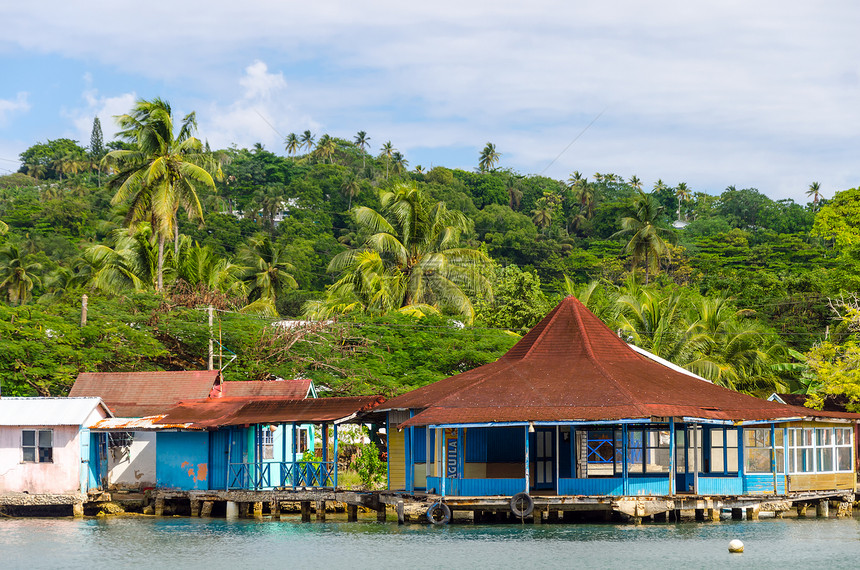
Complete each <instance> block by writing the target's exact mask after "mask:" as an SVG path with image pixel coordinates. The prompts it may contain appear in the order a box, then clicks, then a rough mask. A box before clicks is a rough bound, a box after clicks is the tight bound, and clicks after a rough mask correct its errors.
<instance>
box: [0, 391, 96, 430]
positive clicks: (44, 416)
mask: <svg viewBox="0 0 860 570" xmlns="http://www.w3.org/2000/svg"><path fill="white" fill-rule="evenodd" d="M99 406H101V407H102V408H103V409H104V413H105V415H110V410H109V409H108V407H107V406H105V405H104V403H103V402H102V401H101V399H99V398H9V397H3V398H0V426H79V425H84V423H85V422H86V421H87V418H88V417H89V416H90V414H92V413H93V411H94V410H95V409H96V408H98V407H99Z"/></svg>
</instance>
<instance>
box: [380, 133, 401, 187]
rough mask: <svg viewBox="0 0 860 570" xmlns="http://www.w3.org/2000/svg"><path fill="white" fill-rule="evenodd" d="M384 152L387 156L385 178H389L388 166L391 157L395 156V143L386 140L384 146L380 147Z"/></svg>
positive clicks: (383, 154)
mask: <svg viewBox="0 0 860 570" xmlns="http://www.w3.org/2000/svg"><path fill="white" fill-rule="evenodd" d="M379 150H380V151H381V152H382V156H384V157H385V179H386V180H388V166H389V163H390V162H391V157H392V156H394V153H395V152H396V151H397V149H396V148H394V145H392V144H391V141H388V142H386V143H385V144H384V145H382V148H380V149H379Z"/></svg>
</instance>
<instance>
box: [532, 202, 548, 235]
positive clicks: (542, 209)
mask: <svg viewBox="0 0 860 570" xmlns="http://www.w3.org/2000/svg"><path fill="white" fill-rule="evenodd" d="M535 206H537V208H536V209H534V210H532V222H534V225H536V226H537V227H539V228H540V229H542V230H544V231H546V230H547V229H548V228H549V226H550V225H551V224H552V207H550V206H549V205H548V204H547V201H546V198H538V200H537V202H536V203H535Z"/></svg>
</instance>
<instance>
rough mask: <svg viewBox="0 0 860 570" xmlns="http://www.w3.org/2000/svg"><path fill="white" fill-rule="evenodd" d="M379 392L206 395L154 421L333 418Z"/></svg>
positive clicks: (371, 401)
mask: <svg viewBox="0 0 860 570" xmlns="http://www.w3.org/2000/svg"><path fill="white" fill-rule="evenodd" d="M384 400H385V399H384V398H383V397H382V396H357V397H349V398H311V399H287V398H260V397H255V398H234V397H229V396H227V397H223V398H207V399H203V400H190V401H185V402H180V403H179V404H177V405H176V406H175V407H173V408H171V409H170V410H168V411H167V413H166V415H165V416H164V417H162V418H161V419H159V420H157V421H154V422H153V423H154V424H155V425H158V424H187V425H188V426H189V427H191V428H213V427H220V426H230V425H249V424H275V423H287V422H311V423H317V422H333V421H336V420H343V419H345V418H349V417H350V416H354V415H355V414H357V413H359V412H365V411H368V410H370V409H372V408H374V407H376V406H378V405H379V404H380V403H382V402H383V401H384Z"/></svg>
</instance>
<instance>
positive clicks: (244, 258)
mask: <svg viewBox="0 0 860 570" xmlns="http://www.w3.org/2000/svg"><path fill="white" fill-rule="evenodd" d="M238 257H239V260H240V261H241V262H242V263H243V264H244V265H245V266H246V269H245V275H244V280H245V282H246V284H247V287H248V300H249V301H252V305H254V307H255V310H262V312H265V313H267V314H277V310H276V309H275V302H276V301H277V297H278V294H279V293H281V291H283V290H284V289H286V288H287V287H289V288H291V289H295V288H296V287H298V283H296V280H295V278H294V277H293V276H292V275H291V273H293V272H294V271H295V270H296V268H295V267H293V265H292V264H290V263H289V262H287V260H286V250H285V249H284V248H283V247H281V246H280V245H278V244H276V243H272V240H271V239H270V238H269V236H266V235H258V236H255V237H252V238H250V239H249V240H248V243H247V244H245V245H243V246H242V247H241V248H240V249H239V254H238Z"/></svg>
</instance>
